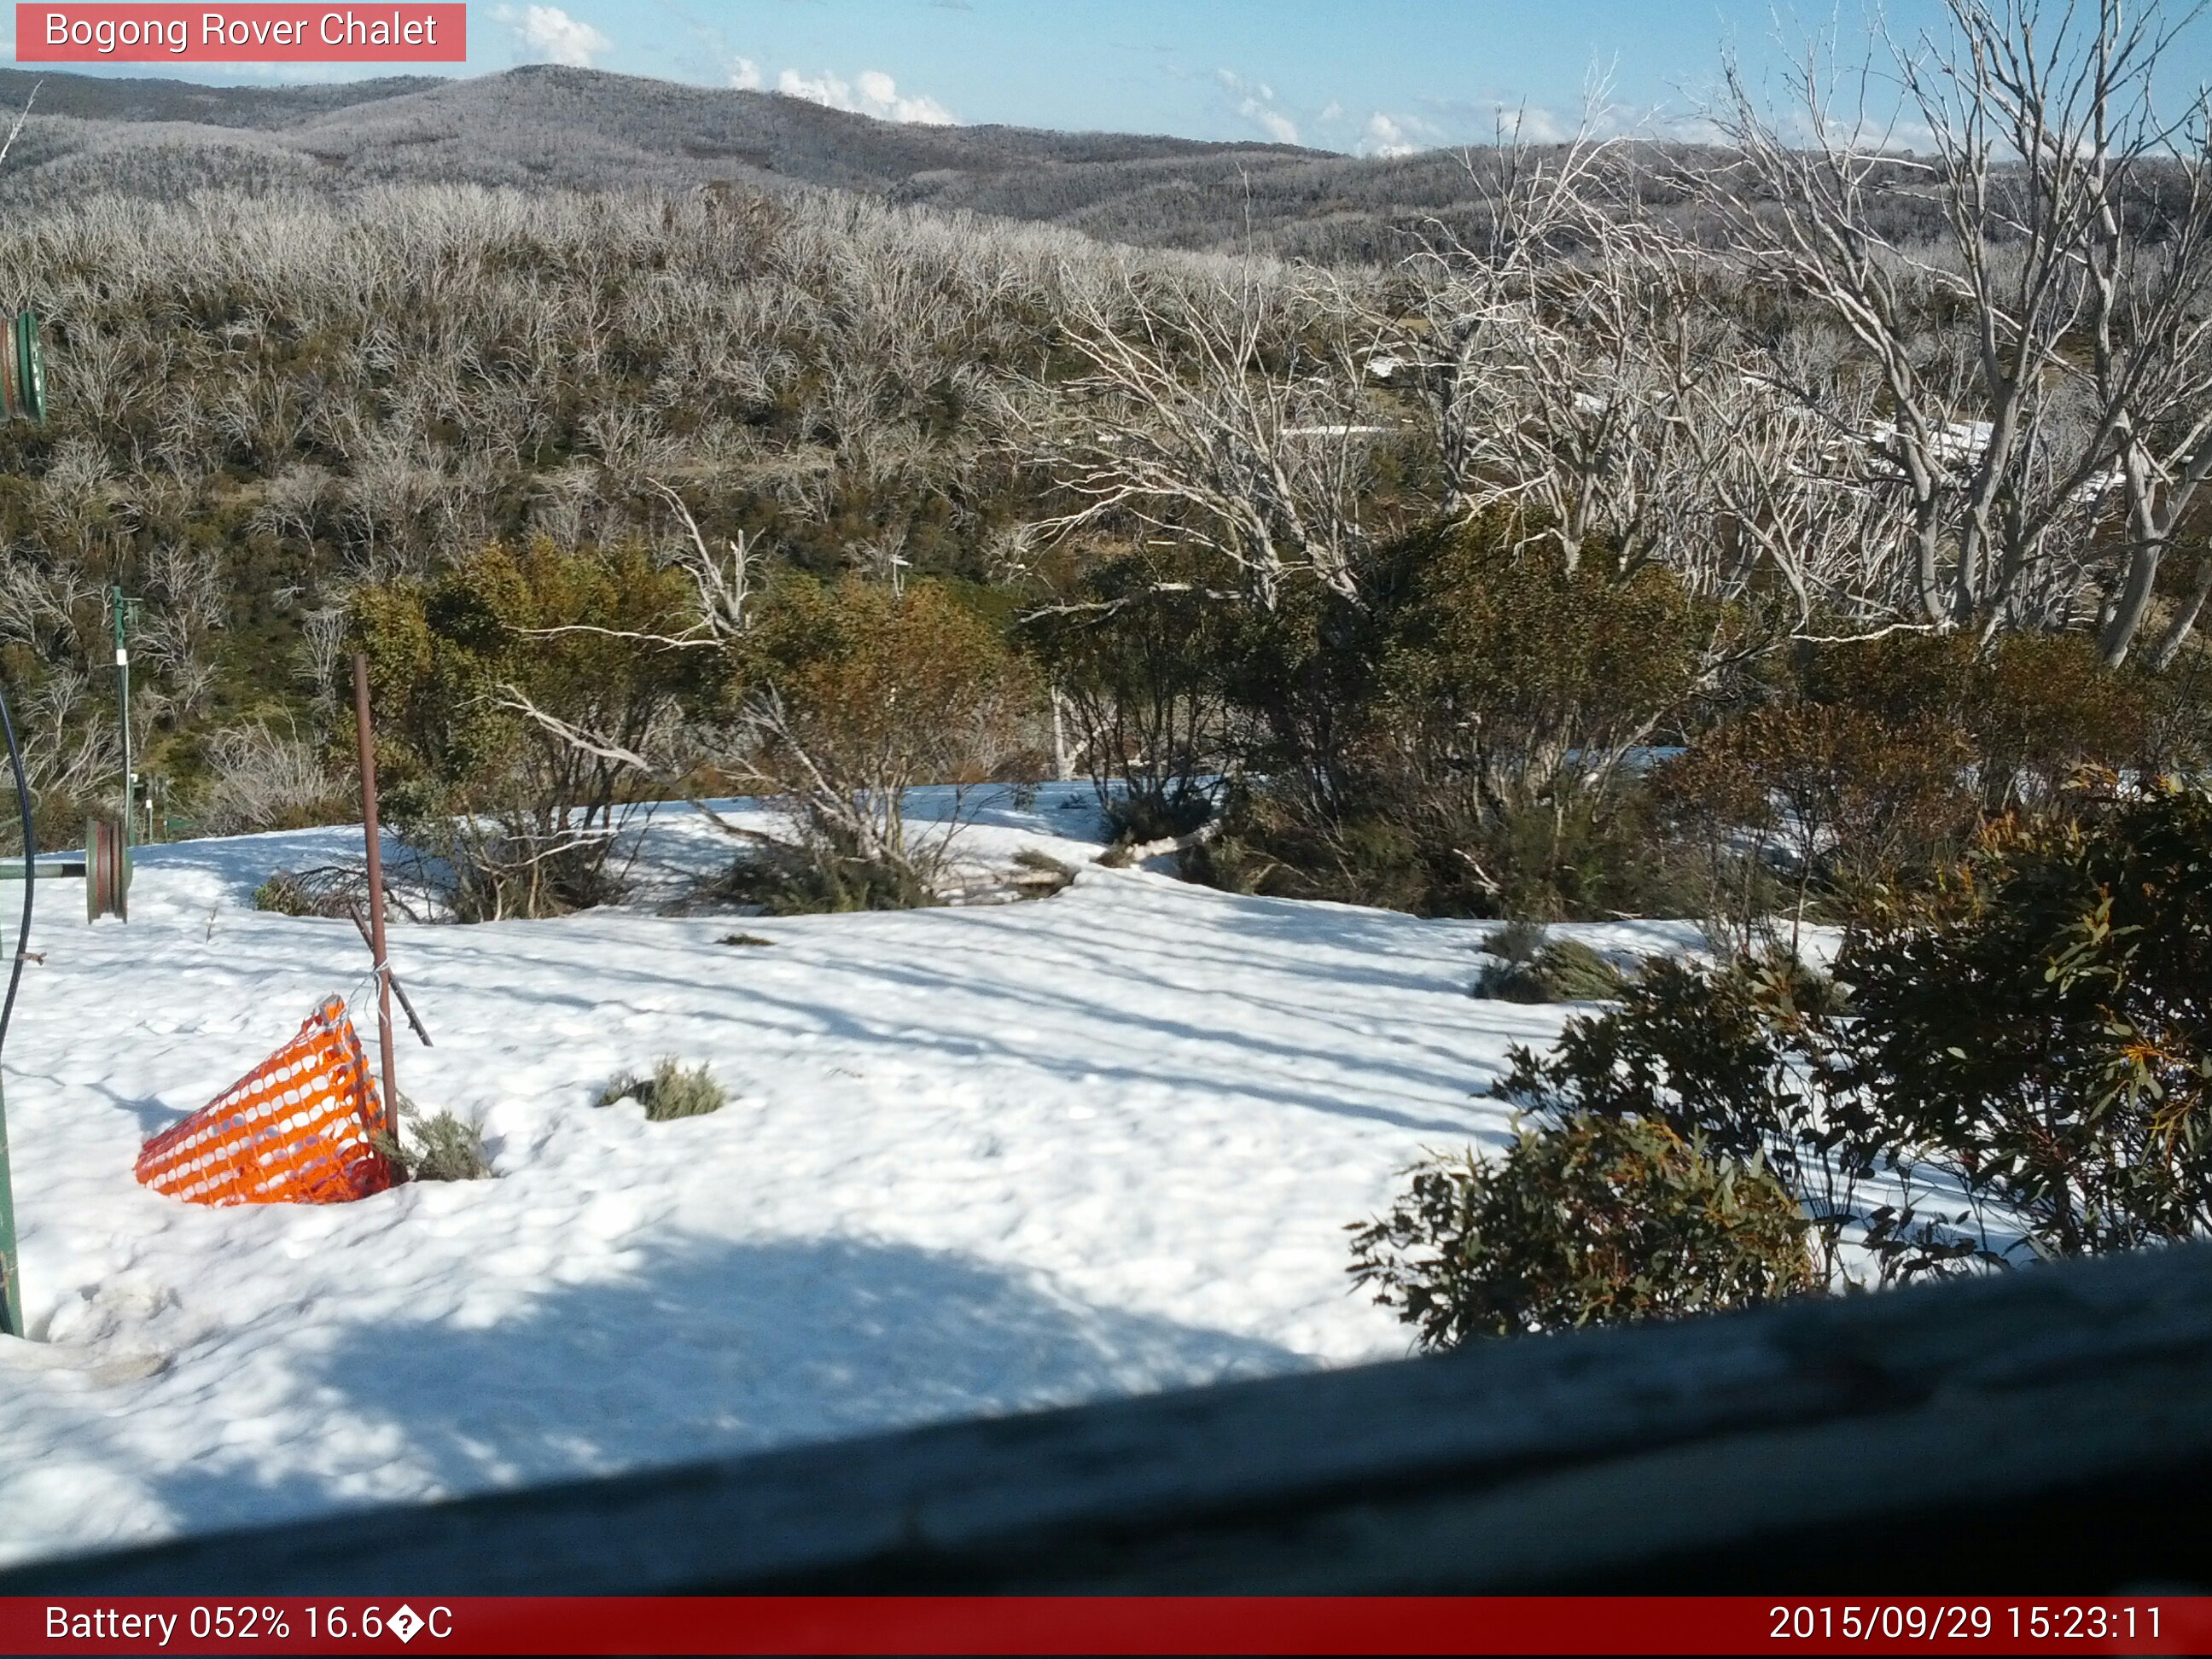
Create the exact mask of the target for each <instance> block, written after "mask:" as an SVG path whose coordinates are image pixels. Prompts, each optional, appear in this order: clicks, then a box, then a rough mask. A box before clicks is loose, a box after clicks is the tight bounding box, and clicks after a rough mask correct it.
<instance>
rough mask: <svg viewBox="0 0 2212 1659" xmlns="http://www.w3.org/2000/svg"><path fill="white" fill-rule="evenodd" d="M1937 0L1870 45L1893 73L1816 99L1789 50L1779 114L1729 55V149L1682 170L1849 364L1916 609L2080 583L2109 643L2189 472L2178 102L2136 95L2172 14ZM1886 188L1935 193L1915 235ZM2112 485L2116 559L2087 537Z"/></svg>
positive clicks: (2193, 154) (2198, 235)
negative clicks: (1818, 314)
mask: <svg viewBox="0 0 2212 1659" xmlns="http://www.w3.org/2000/svg"><path fill="white" fill-rule="evenodd" d="M1946 9H1947V12H1948V21H1949V27H1948V31H1946V32H1945V33H1944V34H1943V35H1942V36H1941V37H1940V38H1939V37H1936V36H1932V35H1931V36H1924V37H1923V38H1921V39H1920V40H1917V41H1914V42H1912V43H1911V45H1909V46H1908V45H1905V44H1903V43H1900V42H1899V41H1897V40H1893V39H1888V38H1885V42H1884V44H1885V47H1886V51H1887V57H1888V58H1889V68H1890V69H1891V70H1893V80H1892V79H1891V78H1889V77H1885V76H1877V75H1876V74H1875V71H1874V68H1873V66H1872V65H1871V64H1869V65H1867V66H1865V67H1863V68H1862V70H1860V71H1859V72H1858V73H1857V76H1856V77H1854V78H1853V79H1852V80H1850V82H1846V83H1844V84H1845V94H1847V95H1839V94H1838V89H1837V82H1836V77H1834V76H1832V75H1831V74H1830V73H1829V72H1828V71H1827V70H1826V69H1825V68H1824V66H1823V63H1822V60H1821V59H1820V56H1819V54H1818V53H1817V52H1815V53H1813V54H1810V55H1808V58H1807V60H1806V62H1805V63H1804V64H1803V65H1802V67H1801V68H1800V69H1799V70H1796V71H1795V72H1794V73H1793V75H1792V76H1791V77H1790V82H1789V85H1788V93H1789V101H1790V106H1791V109H1790V116H1789V117H1788V118H1787V120H1786V121H1785V120H1784V119H1782V118H1776V117H1773V116H1771V115H1770V114H1768V113H1767V112H1766V111H1765V110H1764V109H1763V108H1762V107H1761V106H1759V103H1758V101H1757V100H1755V99H1754V98H1753V95H1752V94H1751V93H1750V91H1749V89H1748V88H1747V86H1746V84H1745V83H1744V82H1743V80H1742V79H1741V76H1740V74H1739V73H1738V72H1737V70H1735V66H1734V65H1730V67H1729V73H1728V78H1727V86H1728V93H1729V95H1728V99H1727V101H1726V103H1725V104H1724V106H1723V108H1722V110H1721V111H1720V112H1719V113H1718V116H1717V119H1718V121H1719V124H1720V125H1721V127H1722V129H1723V132H1724V133H1725V135H1726V137H1727V138H1728V139H1729V143H1731V145H1732V146H1733V148H1734V149H1735V159H1734V161H1732V162H1731V163H1730V164H1729V165H1727V166H1723V167H1713V168H1709V169H1707V170H1705V172H1704V173H1702V174H1701V175H1699V177H1698V178H1697V179H1695V181H1694V182H1695V184H1696V185H1697V187H1698V188H1699V191H1700V192H1701V195H1702V198H1703V200H1704V201H1705V203H1706V204H1707V205H1709V206H1711V207H1712V208H1715V209H1717V211H1718V215H1719V217H1720V219H1721V221H1722V222H1723V223H1724V224H1725V225H1726V226H1727V228H1728V230H1729V234H1730V240H1731V246H1732V248H1733V250H1734V252H1735V253H1736V254H1737V255H1738V256H1739V257H1740V258H1741V260H1742V262H1743V264H1744V265H1745V268H1746V269H1747V271H1748V273H1749V274H1750V275H1751V276H1753V279H1754V280H1756V281H1759V282H1763V283H1767V284H1769V285H1771V288H1772V289H1774V291H1775V292H1776V294H1777V295H1778V296H1781V297H1782V299H1783V301H1784V303H1787V302H1788V301H1789V300H1790V298H1791V297H1792V296H1805V297H1809V298H1810V299H1811V301H1813V302H1814V304H1815V305H1816V306H1818V307H1820V310H1821V311H1822V312H1823V313H1825V314H1826V316H1827V317H1828V318H1829V319H1831V320H1832V323H1833V325H1835V326H1836V327H1837V328H1838V330H1839V331H1841V332H1842V334H1843V335H1844V337H1847V338H1848V340H1849V341H1850V343H1851V345H1852V347H1853V353H1852V357H1853V362H1854V364H1855V365H1856V366H1857V368H1858V369H1859V370H1860V372H1862V373H1863V374H1865V375H1866V376H1867V377H1868V378H1869V380H1871V382H1872V383H1873V386H1874V387H1875V390H1876V392H1877V393H1878V404H1879V407H1880V409H1881V418H1880V419H1879V420H1878V421H1875V422H1872V423H1870V424H1869V425H1867V426H1865V427H1864V428H1862V429H1861V431H1860V432H1859V433H1858V434H1857V437H1856V439H1855V440H1854V442H1855V445H1856V447H1857V451H1858V453H1859V454H1860V455H1861V457H1862V458H1863V462H1864V468H1863V483H1865V484H1866V485H1867V486H1868V487H1869V488H1874V489H1884V490H1887V491H1888V492H1890V493H1892V494H1893V495H1895V496H1897V497H1899V499H1900V500H1901V501H1902V503H1903V505H1904V508H1905V512H1906V513H1907V514H1908V516H1909V519H1910V525H1911V533H1910V536H1909V538H1907V541H1906V544H1905V561H1906V566H1907V568H1906V569H1905V570H1904V571H1903V572H1900V577H1901V580H1903V581H1904V583H1905V586H1906V587H1907V589H1908V591H1909V592H1910V593H1911V596H1912V599H1913V603H1914V605H1916V607H1917V611H1918V613H1919V615H1920V616H1921V617H1922V618H1923V619H1924V620H1925V621H1926V622H1928V623H1930V624H1933V625H1936V626H1938V627H1942V628H1947V629H1977V630H1979V631H1981V632H1983V633H1984V634H1987V633H1989V632H1992V631H1995V630H1996V629H2002V628H2006V627H2017V626H2028V625H2039V624H2043V623H2048V622H2050V621H2052V620H2063V617H2064V616H2065V615H2066V613H2067V612H2068V611H2069V609H2070V607H2071V605H2072V604H2073V602H2074V599H2075V595H2076V594H2077V593H2079V592H2081V590H2082V589H2083V588H2085V587H2087V586H2091V585H2096V586H2100V587H2101V588H2102V589H2103V591H2104V603H2103V606H2102V624H2103V625H2102V647H2103V650H2104V653H2105V656H2106V660H2107V661H2110V662H2114V663H2117V662H2118V661H2120V660H2122V659H2124V657H2125V656H2126V655H2127V653H2128V652H2129V650H2130V647H2131V646H2132V644H2133V642H2134V641H2135V639H2136V635H2137V633H2138V632H2139V631H2140V629H2141V628H2142V624H2143V622H2144V620H2145V617H2147V615H2148V611H2149V605H2150V601H2151V598H2152V594H2153V592H2154V586H2155V581H2156V576H2157V571H2158V568H2159V565H2160V560H2161V558H2162V556H2163V554H2164V551H2165V550H2166V546H2167V545H2168V544H2170V542H2171V539H2172V532H2173V528H2174V525H2175V523H2176V522H2177V520H2178V518H2179V513H2180V511H2181V510H2182V508H2184V507H2185V506H2186V504H2187V501H2188V499H2189V496H2190V495H2191V493H2193V491H2194V489H2195V488H2196V484H2197V482H2198V481H2199V480H2200V479H2201V476H2202V472H2201V471H2200V470H2199V467H2198V464H2197V452H2198V451H2199V450H2201V449H2203V443H2202V439H2203V435H2204V434H2203V427H2202V425H2201V422H2203V419H2204V416H2205V414H2206V412H2207V396H2208V392H2212V378H2208V371H2209V370H2212V365H2208V363H2207V361H2206V350H2205V348H2206V344H2207V342H2206V340H2205V337H2204V333H2203V329H2204V314H2203V313H2204V303H2203V302H2204V297H2205V292H2206V281H2207V276H2208V271H2207V268H2206V260H2205V252H2206V234H2207V229H2208V225H2212V219H2208V209H2212V196H2208V193H2207V191H2206V189H2205V185H2204V179H2203V166H2204V144H2205V125H2204V118H2203V102H2202V100H2201V99H2199V100H2196V101H2194V102H2192V104H2191V106H2190V107H2189V109H2188V111H2187V112H2186V113H2185V115H2184V116H2183V117H2182V118H2179V119H2168V118H2166V117H2164V116H2162V115H2161V114H2160V112H2159V111H2158V108H2157V106H2156V104H2155V102H2154V98H2153V91H2154V87H2153V82H2154V76H2155V72H2156V70H2157V69H2158V67H2159V65H2160V61H2161V59H2162V58H2164V57H2165V56H2166V51H2167V48H2168V46H2170V44H2171V43H2172V40H2173V39H2174V37H2175V35H2176V33H2178V31H2179V29H2180V28H2181V27H2183V26H2184V25H2185V24H2186V23H2188V22H2190V21H2192V20H2193V19H2194V18H2195V16H2196V15H2197V12H2196V9H2194V8H2192V9H2190V10H2188V11H2187V12H2186V13H2185V15H2181V16H2179V18H2178V19H2177V18H2176V17H2174V16H2173V15H2170V14H2168V13H2166V12H2165V11H2164V10H2163V9H2161V8H2160V5H2159V4H2158V3H2157V0H2151V3H2149V4H2148V5H2146V6H2144V7H2143V8H2142V10H2141V12H2140V14H2138V15H2132V16H2131V15H2130V8H2128V7H2126V6H2125V5H2124V3H2123V0H2094V3H2093V4H2092V5H2085V6H2081V7H2079V8H2077V7H2074V6H2068V7H2065V8H2063V9H2057V10H2056V11H2053V10H2052V9H2049V8H2045V7H2042V6H2039V5H2038V4H2037V3H2035V0H1946ZM1892 84H1893V85H1894V87H1895V88H1898V90H1899V98H1900V101H1899V104H1898V106H1896V107H1894V108H1891V109H1885V108H1883V107H1882V106H1881V103H1880V102H1879V100H1880V99H1881V97H1883V96H1885V95H1886V94H1884V93H1883V91H1882V90H1881V89H1882V88H1885V87H1887V86H1890V85H1892ZM1907 137H1910V139H1911V142H1912V143H1913V144H1914V145H1916V146H1917V147H1919V148H1921V149H1924V150H1925V151H1927V152H1928V154H1927V155H1926V157H1925V158H1924V159H1923V158H1919V157H1915V156H1911V155H1905V154H1904V153H1902V145H1903V143H1904V141H1905V138H1907ZM1906 197H1911V198H1917V199H1919V200H1920V201H1922V202H1923V203H1924V204H1928V205H1929V206H1930V207H1931V208H1932V210H1933V212H1934V216H1935V218H1936V222H1937V224H1938V225H1939V226H1940V233H1939V236H1938V239H1937V240H1936V241H1935V242H1933V243H1912V242H1907V241H1905V240H1902V239H1899V238H1896V237H1893V236H1892V235H1889V234H1885V232H1884V230H1883V228H1882V227H1883V226H1884V225H1885V224H1887V223H1893V222H1895V220H1896V218H1897V214H1896V213H1895V211H1894V209H1895V205H1896V204H1897V203H1898V202H1899V200H1900V199H1901V198H1906ZM1845 379H1846V381H1847V380H1848V377H1845ZM1802 390H1804V391H1805V392H1807V394H1808V398H1814V399H1816V400H1817V399H1818V398H1819V397H1820V389H1819V388H1816V387H1805V388H1802ZM1836 413H1837V416H1838V421H1839V423H1840V422H1844V421H1845V420H1847V419H1850V418H1853V417H1851V416H1846V415H1844V412H1843V411H1841V410H1837V411H1836ZM1857 418H1863V416H1858V417H1857ZM2205 465H2208V466H2212V455H2208V456H2206V457H2205ZM2116 482H2117V483H2118V484H2120V485H2121V486H2123V490H2122V495H2121V497H2120V499H2123V500H2124V506H2125V508H2126V514H2127V520H2128V530H2127V537H2126V540H2125V543H2124V545H2123V547H2122V548H2121V550H2120V557H2119V561H2118V567H2117V574H2114V573H2113V572H2112V571H2111V570H2109V569H2107V568H2106V562H2105V561H2103V560H2102V559H2101V558H2100V556H2099V554H2098V553H2097V551H2096V550H2095V540H2096V538H2095V537H2094V535H2093V532H2094V531H2095V529H2096V527H2097V526H2098V523H2099V521H2100V518H2101V517H2102V516H2103V515H2105V514H2106V509H2107V508H2108V507H2110V506H2111V505H2112V503H2113V501H2115V499H2116V498H2115V496H2114V494H2113V485H2114V483H2116ZM2174 643H2175V644H2176V645H2177V646H2178V643H2179V640H2178V636H2176V637H2175V639H2174ZM2169 654H2170V653H2169Z"/></svg>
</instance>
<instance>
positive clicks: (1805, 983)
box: [1498, 956, 1927, 1282]
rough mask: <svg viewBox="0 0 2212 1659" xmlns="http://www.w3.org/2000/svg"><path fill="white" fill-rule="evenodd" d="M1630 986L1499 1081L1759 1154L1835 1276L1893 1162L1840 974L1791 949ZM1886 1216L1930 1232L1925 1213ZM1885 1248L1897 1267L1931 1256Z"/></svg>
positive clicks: (1515, 1058) (1531, 1095) (1903, 1230)
mask: <svg viewBox="0 0 2212 1659" xmlns="http://www.w3.org/2000/svg"><path fill="white" fill-rule="evenodd" d="M1619 996H1620V1006H1619V1007H1617V1008H1614V1009H1611V1010H1608V1011H1607V1012H1606V1013H1604V1014H1602V1015H1600V1016H1595V1017H1589V1016H1583V1017H1578V1018H1574V1019H1571V1020H1569V1021H1568V1022H1567V1026H1566V1029H1565V1031H1564V1032H1562V1033H1561V1035H1560V1037H1559V1042H1558V1043H1557V1044H1556V1045H1555V1046H1554V1047H1553V1048H1552V1049H1551V1050H1550V1052H1548V1053H1547V1054H1535V1053H1534V1052H1532V1051H1531V1050H1529V1049H1527V1048H1518V1047H1516V1048H1514V1049H1513V1050H1512V1051H1511V1054H1510V1058H1511V1060H1512V1070H1511V1071H1510V1073H1509V1074H1508V1075H1507V1078H1506V1079H1505V1081H1504V1083H1503V1084H1502V1085H1500V1086H1499V1088H1498V1093H1499V1094H1501V1095H1503V1096H1504V1097H1507V1098H1510V1099H1512V1100H1514V1101H1516V1102H1517V1103H1520V1104H1521V1105H1522V1107H1524V1108H1525V1109H1534V1110H1536V1111H1539V1112H1541V1113H1544V1114H1547V1115H1552V1116H1565V1115H1572V1114H1575V1113H1578V1112H1593V1113H1595V1114H1597V1115H1600V1116H1603V1117H1608V1118H1620V1119H1635V1120H1646V1119H1648V1120H1650V1121H1657V1122H1662V1123H1664V1124H1666V1125H1667V1126H1668V1127H1669V1128H1670V1129H1672V1130H1673V1131H1674V1133H1675V1134H1676V1135H1678V1136H1680V1137H1681V1138H1683V1139H1686V1140H1696V1141H1699V1142H1700V1143H1702V1144H1704V1145H1706V1146H1711V1148H1713V1149H1714V1150H1715V1151H1716V1152H1718V1153H1721V1154H1723V1155H1725V1156H1727V1157H1729V1158H1738V1159H1744V1160H1756V1161H1758V1162H1759V1164H1762V1165H1763V1166H1764V1167H1765V1168H1766V1169H1768V1170H1769V1171H1770V1172H1771V1174H1772V1175H1773V1176H1774V1177H1775V1178H1776V1179H1777V1180H1778V1181H1779V1182H1781V1183H1782V1185H1783V1188H1784V1190H1786V1191H1788V1192H1789V1193H1790V1194H1792V1195H1793V1196H1794V1197H1795V1198H1796V1199H1797V1200H1799V1201H1800V1202H1801V1203H1802V1205H1803V1206H1804V1208H1805V1211H1806V1213H1807V1214H1808V1217H1809V1218H1810V1221H1811V1232H1810V1235H1809V1236H1810V1237H1811V1238H1812V1240H1813V1241H1814V1243H1815V1244H1816V1245H1817V1246H1818V1247H1819V1252H1820V1269H1821V1277H1822V1279H1823V1280H1824V1282H1825V1281H1826V1280H1828V1279H1831V1278H1832V1277H1833V1275H1834V1273H1835V1271H1836V1268H1837V1266H1838V1251H1839V1247H1840V1244H1841V1241H1842V1234H1843V1232H1844V1229H1845V1228H1846V1227H1847V1226H1849V1225H1851V1224H1852V1223H1853V1222H1855V1221H1857V1220H1860V1219H1863V1218H1861V1217H1860V1216H1859V1213H1858V1204H1859V1200H1858V1191H1859V1188H1860V1186H1861V1184H1862V1183H1863V1182H1864V1180H1865V1178H1866V1177H1867V1176H1869V1174H1871V1173H1872V1172H1873V1171H1874V1170H1875V1168H1876V1167H1877V1165H1878V1164H1881V1163H1882V1162H1884V1161H1885V1160H1884V1158H1882V1155H1881V1153H1882V1149H1881V1138H1880V1136H1879V1133H1877V1130H1876V1128H1875V1122H1874V1120H1873V1117H1872V1115H1871V1113H1870V1111H1869V1109H1868V1107H1867V1104H1866V1103H1865V1101H1864V1099H1863V1096H1862V1094H1861V1093H1860V1091H1859V1087H1858V1085H1859V1084H1860V1083H1861V1081H1862V1075H1861V1071H1860V1068H1859V1066H1858V1062H1857V1056H1856V1054H1854V1053H1853V1052H1852V1051H1851V1050H1850V1048H1848V1046H1847V1045H1846V1043H1845V1042H1844V1036H1845V1035H1846V1034H1847V1033H1848V1031H1849V1030H1850V1027H1849V1025H1848V1024H1847V1023H1845V1022H1843V1021H1842V1020H1841V1018H1840V1016H1841V1015H1842V1014H1843V1013H1844V1012H1845V1005H1844V997H1843V994H1842V993H1841V991H1840V990H1839V989H1838V987H1837V985H1836V984H1835V982H1834V981H1832V980H1830V979H1828V978H1827V977H1826V976H1825V975H1820V974H1816V973H1814V972H1812V971H1811V970H1809V969H1807V968H1805V967H1804V966H1803V965H1802V963H1799V962H1798V961H1797V960H1796V958H1794V957H1787V956H1775V957H1769V958H1766V959H1765V960H1761V961H1752V960H1748V959H1740V960H1738V961H1735V962H1734V963H1729V965H1727V966H1725V967H1724V968H1723V969H1719V970H1717V971H1714V970H1708V969H1700V968H1694V967H1691V966H1687V965H1686V964H1684V963H1680V962H1676V961H1673V960H1670V959H1668V958H1664V957H1662V958H1659V959H1657V960H1655V961H1653V962H1651V963H1648V964H1647V965H1646V966H1645V968H1644V971H1643V972H1642V973H1641V974H1640V975H1638V977H1637V978H1636V979H1635V980H1634V981H1632V982H1630V983H1629V984H1627V985H1626V986H1624V987H1622V988H1621V990H1620V993H1619ZM1884 1219H1885V1221H1886V1222H1890V1223H1893V1231H1896V1232H1898V1233H1899V1235H1900V1237H1902V1236H1904V1235H1911V1236H1912V1237H1914V1238H1916V1239H1917V1240H1918V1241H1919V1242H1920V1243H1926V1242H1927V1241H1926V1238H1925V1237H1923V1235H1925V1231H1926V1230H1925V1227H1924V1225H1923V1223H1922V1220H1921V1218H1918V1217H1916V1216H1911V1215H1899V1216H1895V1217H1886V1218H1884ZM1886 1260H1888V1261H1891V1262H1892V1263H1893V1270H1894V1272H1895V1273H1910V1272H1911V1271H1917V1270H1918V1267H1919V1266H1920V1265H1922V1264H1921V1263H1920V1261H1919V1260H1918V1258H1917V1257H1916V1258H1914V1259H1913V1260H1912V1261H1906V1260H1905V1258H1904V1257H1903V1256H1901V1255H1893V1256H1892V1257H1889V1258H1886Z"/></svg>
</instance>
